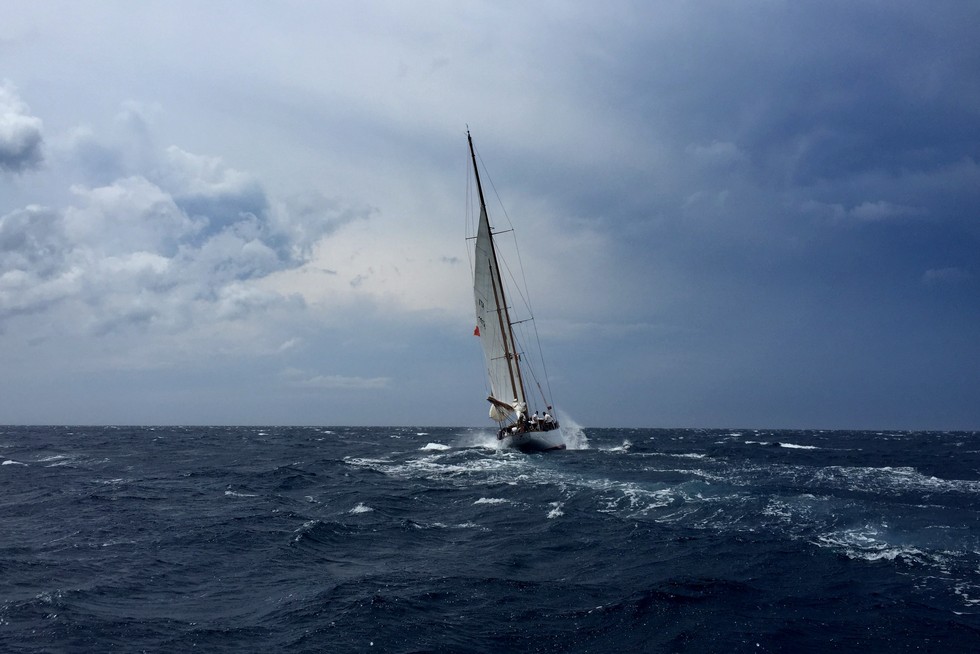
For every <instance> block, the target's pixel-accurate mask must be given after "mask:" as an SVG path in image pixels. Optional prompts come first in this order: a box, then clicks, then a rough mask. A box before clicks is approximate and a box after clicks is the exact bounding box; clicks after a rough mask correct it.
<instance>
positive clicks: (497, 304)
mask: <svg viewBox="0 0 980 654" xmlns="http://www.w3.org/2000/svg"><path fill="white" fill-rule="evenodd" d="M467 138H468V139H469V144H470V154H471V156H472V157H473V170H474V173H475V175H476V185H477V189H478V191H479V194H480V222H479V225H478V227H477V232H476V248H475V261H474V264H473V299H474V301H475V303H476V324H477V333H478V334H479V336H480V342H481V343H482V345H483V356H484V359H485V361H486V365H487V375H488V377H489V379H490V398H489V399H490V417H491V418H493V419H494V420H496V421H497V422H501V421H503V420H505V419H507V418H508V417H510V415H511V414H513V413H514V412H515V411H524V410H526V407H527V403H526V401H525V398H524V381H523V379H522V378H521V368H520V365H519V358H520V355H519V353H518V352H517V348H516V345H515V342H514V332H513V329H512V328H511V322H510V313H509V308H508V306H507V298H506V296H505V295H504V287H503V283H502V282H501V279H500V268H499V266H498V264H497V253H496V250H495V249H494V244H493V233H492V232H491V231H490V219H489V218H488V217H487V207H486V202H485V200H484V198H483V187H482V185H481V184H480V173H479V170H478V169H477V166H476V155H475V154H474V153H473V139H472V138H471V137H470V136H469V134H467Z"/></svg>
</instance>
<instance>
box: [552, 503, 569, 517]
mask: <svg viewBox="0 0 980 654" xmlns="http://www.w3.org/2000/svg"><path fill="white" fill-rule="evenodd" d="M551 506H552V507H553V508H552V509H551V510H550V511H548V519H549V520H553V519H555V518H559V517H561V516H563V515H565V512H564V511H562V510H561V507H562V503H561V502H551Z"/></svg>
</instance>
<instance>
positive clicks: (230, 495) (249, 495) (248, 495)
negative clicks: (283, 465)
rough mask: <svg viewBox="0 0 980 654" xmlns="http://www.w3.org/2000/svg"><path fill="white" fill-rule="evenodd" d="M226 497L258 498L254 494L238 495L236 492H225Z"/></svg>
mask: <svg viewBox="0 0 980 654" xmlns="http://www.w3.org/2000/svg"><path fill="white" fill-rule="evenodd" d="M225 496H226V497H258V495H256V494H255V493H239V492H238V491H233V490H226V491H225Z"/></svg>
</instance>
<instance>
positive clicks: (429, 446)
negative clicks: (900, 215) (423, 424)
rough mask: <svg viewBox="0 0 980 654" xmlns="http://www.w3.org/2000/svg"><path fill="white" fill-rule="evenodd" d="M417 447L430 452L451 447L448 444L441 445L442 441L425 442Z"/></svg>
mask: <svg viewBox="0 0 980 654" xmlns="http://www.w3.org/2000/svg"><path fill="white" fill-rule="evenodd" d="M420 435H421V434H420ZM419 449H420V450H422V451H423V452H431V451H433V450H438V451H440V452H441V451H444V450H449V449H452V448H451V447H450V446H449V445H443V444H442V443H426V444H425V445H423V446H422V447H420V448H419Z"/></svg>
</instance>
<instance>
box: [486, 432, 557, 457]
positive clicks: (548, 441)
mask: <svg viewBox="0 0 980 654" xmlns="http://www.w3.org/2000/svg"><path fill="white" fill-rule="evenodd" d="M500 445H501V447H509V448H513V449H515V450H519V451H521V452H525V453H528V452H548V451H550V450H564V449H565V441H564V440H563V439H562V437H561V429H553V430H551V431H527V432H524V433H523V434H507V435H505V436H504V437H503V438H502V439H501V440H500Z"/></svg>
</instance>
